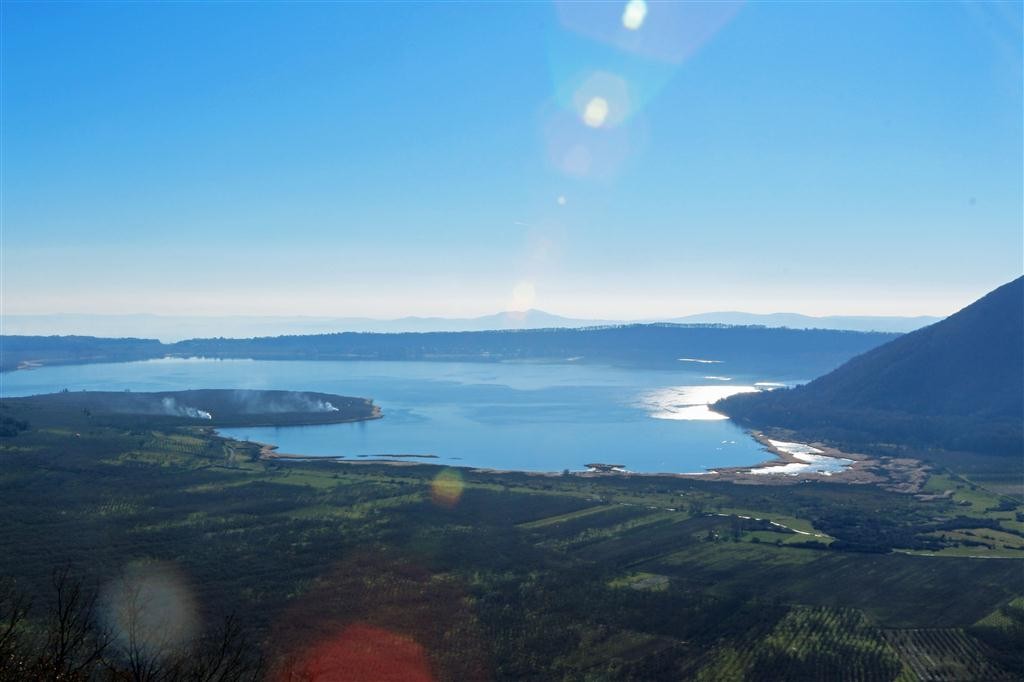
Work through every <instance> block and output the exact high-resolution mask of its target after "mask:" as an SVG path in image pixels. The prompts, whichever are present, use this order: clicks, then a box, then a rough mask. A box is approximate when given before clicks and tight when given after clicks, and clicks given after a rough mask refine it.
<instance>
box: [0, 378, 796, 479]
mask: <svg viewBox="0 0 1024 682" xmlns="http://www.w3.org/2000/svg"><path fill="white" fill-rule="evenodd" d="M779 382H781V383H794V382H792V381H791V380H787V379H786V378H779V377H770V376H764V377H754V376H732V375H729V373H728V370H727V368H724V367H723V365H721V364H712V363H711V362H709V361H708V360H703V359H699V358H697V359H685V360H684V361H680V367H679V369H677V370H664V369H660V370H658V369H632V368H622V367H610V366H602V365H592V364H577V363H572V362H565V363H551V364H547V363H510V362H502V363H472V362H380V361H375V362H370V361H352V362H327V361H324V362H315V361H263V360H261V361H255V360H209V359H162V360H149V361H143V362H126V363H110V364H106V363H105V364H92V365H66V366H52V367H42V368H38V369H33V370H23V371H17V372H12V373H7V374H3V375H0V395H2V396H11V397H13V396H20V395H31V394H36V393H52V392H56V391H60V390H63V389H64V388H67V389H69V390H71V391H79V390H126V389H127V390H132V391H170V390H183V389H198V388H262V389H284V390H297V391H320V392H325V393H335V394H340V395H351V396H360V397H366V398H372V399H373V400H374V401H375V402H376V404H377V405H379V406H380V407H381V409H382V410H383V413H384V418H383V419H379V420H374V421H369V422H361V423H356V424H331V425H326V426H302V427H280V428H272V427H258V428H231V429H221V430H220V433H222V434H223V435H225V436H229V437H232V438H237V439H240V440H252V441H258V442H263V443H272V444H275V445H277V446H278V448H279V451H280V452H282V453H289V454H300V455H310V456H314V455H319V456H323V455H334V456H344V457H346V458H352V459H354V460H359V459H364V458H379V457H381V456H387V455H396V454H403V455H410V454H411V455H434V456H435V457H436V459H435V458H431V459H424V460H418V459H417V460H413V461H422V462H428V463H432V464H446V465H451V466H473V467H484V468H493V469H511V470H519V471H562V470H564V469H569V470H572V471H579V470H582V469H584V468H585V465H586V464H588V463H592V462H600V463H612V464H622V465H624V466H625V467H626V469H627V470H629V471H635V472H644V473H697V472H702V471H706V470H709V469H714V468H716V467H724V466H747V465H752V464H756V463H757V462H760V461H763V460H765V459H770V458H771V457H772V456H771V455H769V454H768V453H767V452H766V451H765V450H764V448H763V447H762V446H761V445H759V444H758V443H757V442H756V441H755V440H753V439H752V438H751V437H750V436H748V435H747V434H746V433H745V432H744V431H743V430H742V429H741V428H739V427H737V426H736V425H735V424H733V423H732V422H730V421H729V420H728V419H725V418H723V417H721V415H717V414H715V413H713V412H711V411H710V410H708V408H707V403H709V402H713V401H714V400H717V399H718V398H720V397H723V396H725V395H729V394H731V393H735V392H739V391H743V390H759V389H764V388H769V387H771V386H774V385H779Z"/></svg>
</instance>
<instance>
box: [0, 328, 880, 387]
mask: <svg viewBox="0 0 1024 682" xmlns="http://www.w3.org/2000/svg"><path fill="white" fill-rule="evenodd" d="M896 336H897V335H896V334H883V333H874V332H871V333H865V332H850V331H836V330H826V329H810V330H804V329H800V330H796V329H769V328H765V327H729V326H725V325H674V324H649V325H627V326H622V327H595V328H589V329H531V330H500V331H482V332H426V333H406V334H377V333H356V332H346V333H338V334H316V335H308V336H267V337H259V338H252V339H226V338H212V339H191V340H188V341H179V342H177V343H170V344H163V343H160V342H159V341H156V340H151V339H149V340H147V339H102V338H96V337H77V336H75V337H43V336H33V337H28V336H5V337H0V367H2V368H3V369H8V370H9V369H14V368H16V367H18V366H19V365H22V364H23V363H40V364H57V363H72V362H114V361H122V360H139V359H145V358H158V357H165V356H176V357H191V356H204V357H210V358H255V359H272V360H472V361H496V360H554V361H565V360H568V359H570V358H571V359H573V361H576V362H607V363H624V364H631V365H658V366H666V365H667V366H679V367H683V366H686V365H683V364H681V363H680V359H681V358H694V359H701V360H713V361H716V363H721V368H722V369H723V370H725V371H730V372H743V371H747V372H774V373H781V374H791V375H793V376H795V377H797V378H807V377H810V376H814V375H816V374H820V373H823V372H827V371H828V370H830V369H832V368H834V367H836V366H837V365H839V364H840V363H842V362H843V361H845V360H847V359H849V358H850V357H852V356H854V355H856V354H858V353H863V352H864V351H866V350H869V349H871V348H874V347H876V346H878V345H880V344H883V343H885V342H886V341H890V340H892V339H894V338H896ZM691 366H692V365H691Z"/></svg>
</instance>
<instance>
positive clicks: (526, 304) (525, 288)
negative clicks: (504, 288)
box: [512, 282, 537, 310]
mask: <svg viewBox="0 0 1024 682" xmlns="http://www.w3.org/2000/svg"><path fill="white" fill-rule="evenodd" d="M536 299H537V289H536V288H535V287H534V286H533V283H532V282H520V283H519V284H517V285H516V286H515V288H514V289H512V307H513V308H514V309H515V310H526V309H527V308H530V307H532V306H533V302H534V301H535V300H536Z"/></svg>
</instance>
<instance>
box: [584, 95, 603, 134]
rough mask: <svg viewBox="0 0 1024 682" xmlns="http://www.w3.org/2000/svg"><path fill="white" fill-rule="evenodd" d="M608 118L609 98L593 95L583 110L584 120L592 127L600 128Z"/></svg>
mask: <svg viewBox="0 0 1024 682" xmlns="http://www.w3.org/2000/svg"><path fill="white" fill-rule="evenodd" d="M606 118H608V100H606V99H605V98H604V97H591V98H590V101H589V102H587V106H586V108H585V109H584V110H583V122H584V123H586V124H587V125H588V126H590V127H591V128H600V127H601V126H603V125H604V121H605V119H606Z"/></svg>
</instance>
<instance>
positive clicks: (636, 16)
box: [622, 0, 647, 31]
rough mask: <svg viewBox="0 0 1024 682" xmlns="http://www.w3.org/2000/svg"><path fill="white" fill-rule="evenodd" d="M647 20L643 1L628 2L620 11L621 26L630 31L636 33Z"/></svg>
mask: <svg viewBox="0 0 1024 682" xmlns="http://www.w3.org/2000/svg"><path fill="white" fill-rule="evenodd" d="M646 18H647V3H646V2H644V0H629V2H627V3H626V8H625V9H624V10H622V25H623V26H625V27H626V28H628V29H629V30H630V31H637V30H639V29H640V27H641V26H643V25H644V19H646Z"/></svg>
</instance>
